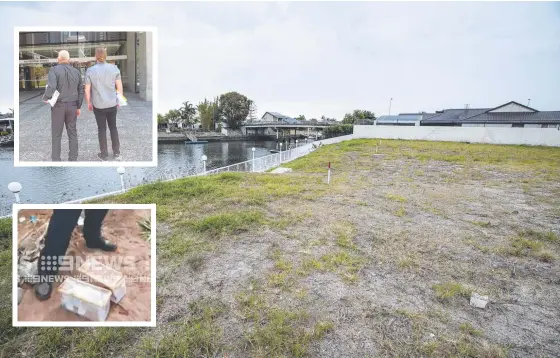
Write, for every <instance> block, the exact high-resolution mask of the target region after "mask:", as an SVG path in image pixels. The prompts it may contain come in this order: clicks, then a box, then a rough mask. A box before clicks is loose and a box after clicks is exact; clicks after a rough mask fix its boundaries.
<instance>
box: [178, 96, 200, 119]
mask: <svg viewBox="0 0 560 358" xmlns="http://www.w3.org/2000/svg"><path fill="white" fill-rule="evenodd" d="M179 111H181V120H183V122H184V123H186V124H192V123H193V121H192V120H193V118H194V116H195V115H196V108H195V107H194V106H193V105H192V103H189V101H186V102H183V107H181V108H180V109H179Z"/></svg>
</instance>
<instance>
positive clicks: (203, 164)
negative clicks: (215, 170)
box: [200, 155, 208, 175]
mask: <svg viewBox="0 0 560 358" xmlns="http://www.w3.org/2000/svg"><path fill="white" fill-rule="evenodd" d="M200 159H201V160H202V172H203V173H204V175H206V160H208V157H207V156H206V155H203V156H202V157H201V158H200Z"/></svg>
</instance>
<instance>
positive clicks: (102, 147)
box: [93, 107, 109, 159]
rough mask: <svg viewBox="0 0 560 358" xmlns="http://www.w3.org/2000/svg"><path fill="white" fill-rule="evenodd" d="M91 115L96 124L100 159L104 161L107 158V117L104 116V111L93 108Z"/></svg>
mask: <svg viewBox="0 0 560 358" xmlns="http://www.w3.org/2000/svg"><path fill="white" fill-rule="evenodd" d="M93 115H94V116H95V121H96V122H97V137H98V139H99V151H100V152H101V153H100V156H101V158H102V159H106V158H107V157H108V156H109V153H108V152H107V116H106V114H105V109H100V108H95V107H93Z"/></svg>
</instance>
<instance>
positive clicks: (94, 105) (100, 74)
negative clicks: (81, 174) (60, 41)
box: [85, 48, 123, 161]
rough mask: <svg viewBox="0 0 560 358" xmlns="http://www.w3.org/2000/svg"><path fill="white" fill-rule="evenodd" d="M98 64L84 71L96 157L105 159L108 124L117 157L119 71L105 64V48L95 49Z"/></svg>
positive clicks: (118, 149) (118, 147) (120, 85)
mask: <svg viewBox="0 0 560 358" xmlns="http://www.w3.org/2000/svg"><path fill="white" fill-rule="evenodd" d="M95 58H96V60H97V63H96V64H95V65H94V66H91V67H90V68H88V70H87V72H86V86H85V87H86V88H85V90H86V101H87V103H88V109H89V110H90V111H91V110H93V114H94V115H95V120H96V121H97V137H98V139H99V150H100V153H99V154H97V157H98V158H99V159H100V160H102V161H107V160H108V158H109V153H108V151H107V127H109V133H110V134H111V147H112V149H113V158H114V159H115V160H121V158H120V143H119V132H118V131H117V105H118V93H120V94H122V93H123V85H122V80H121V71H120V70H119V68H118V67H117V66H115V65H113V64H110V63H107V61H106V60H107V50H106V49H105V48H97V49H95Z"/></svg>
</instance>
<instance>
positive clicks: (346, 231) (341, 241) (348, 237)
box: [331, 221, 357, 249]
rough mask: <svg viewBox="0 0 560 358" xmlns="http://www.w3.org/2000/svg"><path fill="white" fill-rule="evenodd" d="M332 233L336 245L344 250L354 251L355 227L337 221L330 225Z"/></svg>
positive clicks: (347, 222)
mask: <svg viewBox="0 0 560 358" xmlns="http://www.w3.org/2000/svg"><path fill="white" fill-rule="evenodd" d="M331 230H332V232H333V233H334V234H335V237H336V244H337V245H338V246H340V247H343V248H346V249H355V248H356V245H355V244H354V237H355V236H356V232H357V231H356V227H355V226H354V224H352V223H351V222H349V221H339V222H336V223H335V224H333V225H332V229H331Z"/></svg>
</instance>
